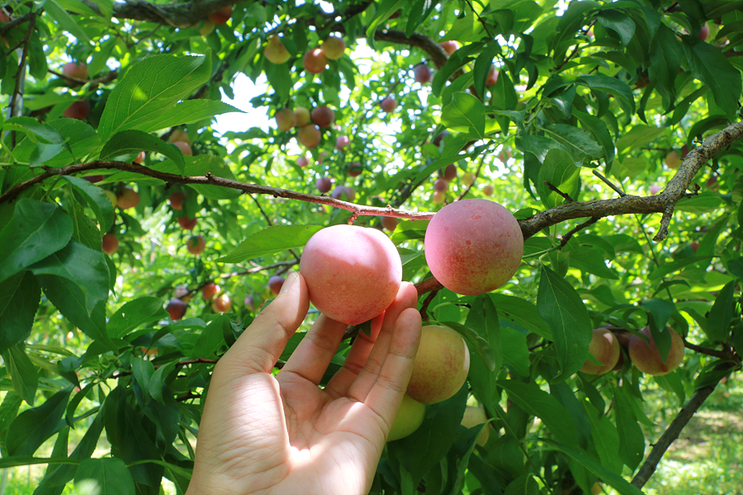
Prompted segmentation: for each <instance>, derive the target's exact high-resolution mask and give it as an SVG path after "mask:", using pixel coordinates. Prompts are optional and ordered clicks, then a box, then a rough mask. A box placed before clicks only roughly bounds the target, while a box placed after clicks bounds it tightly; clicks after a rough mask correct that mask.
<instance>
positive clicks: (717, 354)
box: [684, 340, 735, 360]
mask: <svg viewBox="0 0 743 495" xmlns="http://www.w3.org/2000/svg"><path fill="white" fill-rule="evenodd" d="M684 347H686V348H687V349H691V350H692V351H694V352H698V353H699V354H706V355H707V356H714V357H717V358H720V359H726V360H732V359H735V354H733V353H732V352H725V351H718V350H716V349H709V348H707V347H702V346H699V345H696V344H692V343H691V342H688V341H686V340H684Z"/></svg>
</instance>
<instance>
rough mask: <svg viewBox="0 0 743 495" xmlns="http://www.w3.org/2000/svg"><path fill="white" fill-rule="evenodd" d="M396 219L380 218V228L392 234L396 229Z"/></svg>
mask: <svg viewBox="0 0 743 495" xmlns="http://www.w3.org/2000/svg"><path fill="white" fill-rule="evenodd" d="M397 223H398V221H397V218H395V217H382V227H383V228H385V229H387V230H389V231H390V232H394V231H395V229H396V228H397Z"/></svg>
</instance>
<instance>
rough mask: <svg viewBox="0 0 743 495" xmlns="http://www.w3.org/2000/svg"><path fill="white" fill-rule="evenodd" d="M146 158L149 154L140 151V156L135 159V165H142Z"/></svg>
mask: <svg viewBox="0 0 743 495" xmlns="http://www.w3.org/2000/svg"><path fill="white" fill-rule="evenodd" d="M146 157H147V153H145V152H144V151H140V152H139V154H138V155H137V156H136V157H135V158H134V163H136V164H137V165H142V163H143V162H144V159H145V158H146Z"/></svg>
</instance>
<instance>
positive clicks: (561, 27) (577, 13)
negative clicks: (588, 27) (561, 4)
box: [550, 1, 599, 64]
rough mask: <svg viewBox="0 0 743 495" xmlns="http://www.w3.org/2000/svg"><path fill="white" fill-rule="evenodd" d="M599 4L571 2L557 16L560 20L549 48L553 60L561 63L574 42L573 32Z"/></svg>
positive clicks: (583, 23)
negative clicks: (559, 15)
mask: <svg viewBox="0 0 743 495" xmlns="http://www.w3.org/2000/svg"><path fill="white" fill-rule="evenodd" d="M598 7H599V4H597V3H595V2H589V1H583V2H571V3H570V4H569V5H568V9H567V10H566V11H565V13H564V14H563V15H562V16H561V17H560V18H559V19H560V21H559V23H558V24H557V27H556V28H555V33H556V35H555V36H554V38H552V43H551V44H550V49H551V50H552V51H553V52H554V53H553V60H554V61H555V62H556V63H558V64H559V63H561V62H562V61H563V58H564V57H565V52H566V51H567V49H568V47H569V46H571V45H572V44H574V43H575V41H576V40H575V33H576V32H577V31H578V30H579V29H580V28H581V27H582V26H583V25H585V24H587V22H586V19H587V17H588V15H589V14H590V13H592V12H593V11H595V10H596V9H597V8H598Z"/></svg>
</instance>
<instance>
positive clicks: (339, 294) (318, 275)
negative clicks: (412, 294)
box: [299, 225, 402, 325]
mask: <svg viewBox="0 0 743 495" xmlns="http://www.w3.org/2000/svg"><path fill="white" fill-rule="evenodd" d="M299 271H300V273H302V275H303V276H304V278H305V280H306V282H307V288H308V289H309V294H310V301H311V302H312V304H314V305H315V307H316V308H317V309H318V310H319V311H320V312H321V313H323V314H324V315H326V316H327V317H329V318H331V319H333V320H336V321H340V322H343V323H346V324H348V325H356V324H359V323H363V322H365V321H368V320H371V319H372V318H374V317H375V316H377V315H379V314H380V313H382V311H384V310H385V309H387V307H388V306H389V305H390V304H391V303H392V301H394V300H395V296H397V292H398V290H399V289H400V284H401V283H402V262H401V261H400V255H399V254H398V252H397V249H396V248H395V245H394V244H393V243H392V241H391V240H390V239H389V237H387V236H386V235H384V234H383V233H382V232H380V231H379V230H377V229H371V228H364V227H359V226H356V225H334V226H332V227H327V228H325V229H322V230H320V231H319V232H317V233H315V235H313V236H312V237H311V238H310V240H309V241H308V242H307V244H306V246H305V248H304V251H303V253H302V259H301V261H300V263H299Z"/></svg>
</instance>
